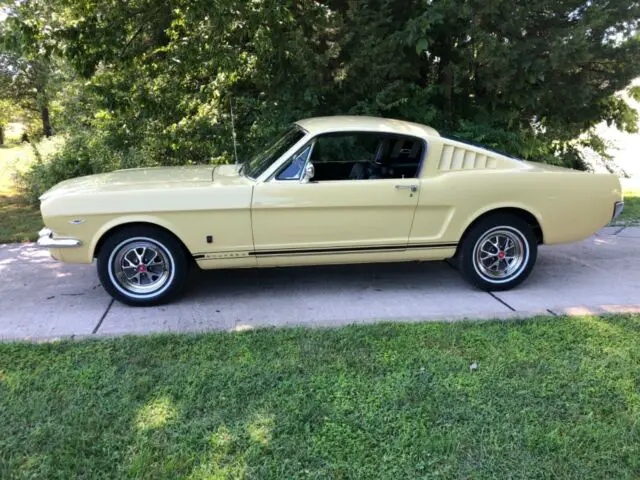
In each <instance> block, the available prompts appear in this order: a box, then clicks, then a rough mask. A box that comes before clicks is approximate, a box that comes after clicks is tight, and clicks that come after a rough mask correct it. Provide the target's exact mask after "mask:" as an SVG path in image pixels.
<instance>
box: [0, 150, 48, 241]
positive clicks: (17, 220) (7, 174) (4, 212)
mask: <svg viewBox="0 0 640 480" xmlns="http://www.w3.org/2000/svg"><path fill="white" fill-rule="evenodd" d="M60 142H61V139H60V138H51V139H45V140H43V141H41V142H40V143H39V144H38V150H39V151H40V153H41V155H43V156H44V157H46V156H47V155H49V154H51V153H52V152H53V151H55V149H56V148H58V146H59V145H60ZM33 161H34V154H33V149H32V147H31V146H30V145H29V144H26V143H25V144H15V143H14V144H9V145H6V146H1V147H0V243H8V242H25V241H33V240H35V239H36V238H37V236H38V235H37V234H38V231H39V230H40V228H42V219H41V218H40V210H39V209H38V207H35V206H32V205H28V204H27V203H26V202H25V201H24V200H23V199H22V198H21V197H20V195H19V194H18V192H17V190H16V187H15V183H14V176H15V174H16V173H17V172H20V171H24V170H25V169H26V168H28V166H29V165H30V164H31V163H32V162H33Z"/></svg>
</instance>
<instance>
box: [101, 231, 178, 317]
mask: <svg viewBox="0 0 640 480" xmlns="http://www.w3.org/2000/svg"><path fill="white" fill-rule="evenodd" d="M188 270H189V262H188V257H187V255H186V252H185V251H184V248H183V246H182V245H181V244H180V242H179V241H178V240H177V239H176V238H175V237H174V236H173V235H171V234H169V233H168V232H165V231H164V230H161V229H159V228H154V227H138V226H135V227H129V228H125V229H122V230H119V231H117V232H116V233H114V234H113V235H111V236H110V237H109V238H108V239H107V240H106V241H105V243H104V245H103V246H102V248H101V249H100V253H99V255H98V277H99V278H100V282H101V283H102V285H103V287H104V289H105V290H106V291H107V292H108V293H109V294H110V295H111V296H112V297H113V298H115V299H116V300H119V301H121V302H123V303H126V304H128V305H133V306H149V305H157V304H160V303H165V302H167V301H169V300H171V299H173V298H175V297H176V296H177V295H178V294H179V293H180V292H181V291H182V289H183V288H184V285H185V283H186V279H187V274H188Z"/></svg>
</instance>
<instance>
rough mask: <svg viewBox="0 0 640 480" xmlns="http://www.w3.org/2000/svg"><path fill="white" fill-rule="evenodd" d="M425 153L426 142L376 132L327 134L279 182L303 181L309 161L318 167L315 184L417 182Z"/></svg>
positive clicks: (290, 165)
mask: <svg viewBox="0 0 640 480" xmlns="http://www.w3.org/2000/svg"><path fill="white" fill-rule="evenodd" d="M423 153H424V141H423V140H422V139H418V138H414V137H407V136H403V135H393V134H381V133H375V132H340V133H331V134H325V135H320V136H318V137H316V138H315V139H313V140H312V142H311V143H310V144H309V145H307V146H306V147H305V148H303V149H302V150H301V151H300V152H298V153H296V154H295V155H293V156H292V158H291V160H290V161H289V162H287V163H286V164H285V165H284V167H283V168H282V169H281V171H280V172H279V173H278V174H277V175H276V178H277V179H278V180H299V179H300V178H301V176H302V172H303V170H304V164H305V163H306V162H307V159H308V160H309V161H310V162H312V163H313V165H314V167H315V175H314V177H313V179H312V180H311V181H312V182H323V181H337V180H338V181H339V180H375V179H397V178H414V177H417V176H418V172H419V168H420V164H421V162H422V158H423Z"/></svg>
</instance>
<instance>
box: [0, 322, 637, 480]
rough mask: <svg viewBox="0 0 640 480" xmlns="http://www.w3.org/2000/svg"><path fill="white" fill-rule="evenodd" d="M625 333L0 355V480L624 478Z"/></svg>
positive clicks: (628, 326)
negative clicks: (475, 365) (89, 479)
mask: <svg viewBox="0 0 640 480" xmlns="http://www.w3.org/2000/svg"><path fill="white" fill-rule="evenodd" d="M639 331H640V316H638V315H628V316H622V315H620V316H614V317H607V318H597V317H582V318H564V317H563V318H557V317H556V318H536V319H533V321H514V322H504V321H500V322H480V323H478V322H457V323H434V322H431V323H422V324H412V325H400V324H395V325H393V324H378V325H374V326H350V327H345V328H342V329H318V330H304V329H295V330H294V329H278V330H273V329H271V330H259V331H253V332H244V333H215V334H206V335H162V336H145V337H128V338H120V339H103V340H98V341H86V340H85V341H71V342H57V343H49V344H46V343H45V344H7V343H4V344H3V343H0V412H1V413H2V421H1V422H0V451H1V452H2V455H0V477H1V478H47V479H48V478H61V479H69V478H78V477H81V478H119V479H126V478H137V479H142V478H144V479H146V478H148V479H165V478H166V479H181V478H194V479H200V478H220V479H223V478H256V479H265V480H266V479H298V478H305V479H320V478H322V479H324V478H353V479H377V478H380V479H405V478H408V479H409V478H410V479H413V478H473V479H485V478H486V479H495V478H501V479H502V478H505V479H506V478H564V479H592V478H593V479H596V478H597V479H605V478H606V479H608V478H615V479H634V478H637V476H638V471H640V438H639V433H638V423H639V422H640V410H639V409H638V401H639V397H638V388H637V385H638V383H637V382H638V378H640V363H639V362H638V361H637V360H638V358H639V356H640V343H639V342H638V332H639ZM474 362H475V363H477V365H478V368H477V370H470V368H469V366H470V365H471V364H472V363H474Z"/></svg>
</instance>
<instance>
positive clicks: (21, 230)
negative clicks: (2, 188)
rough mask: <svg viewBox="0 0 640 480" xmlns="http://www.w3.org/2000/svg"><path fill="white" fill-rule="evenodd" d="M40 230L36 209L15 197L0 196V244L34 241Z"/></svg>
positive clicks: (38, 214) (39, 220) (40, 220)
mask: <svg viewBox="0 0 640 480" xmlns="http://www.w3.org/2000/svg"><path fill="white" fill-rule="evenodd" d="M41 228H42V217H41V216H40V210H39V209H38V207H34V206H33V205H28V204H27V203H25V202H24V201H23V200H22V199H21V198H20V197H17V196H14V197H5V196H4V195H0V243H11V242H29V241H34V240H36V239H37V237H38V231H39V230H40V229H41Z"/></svg>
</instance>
